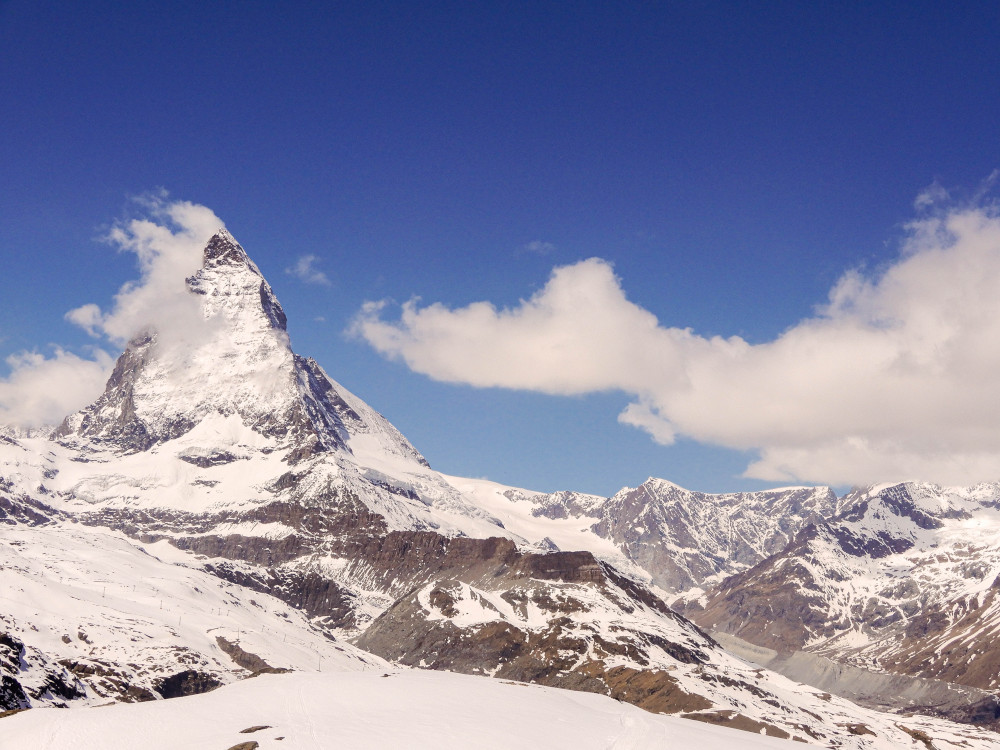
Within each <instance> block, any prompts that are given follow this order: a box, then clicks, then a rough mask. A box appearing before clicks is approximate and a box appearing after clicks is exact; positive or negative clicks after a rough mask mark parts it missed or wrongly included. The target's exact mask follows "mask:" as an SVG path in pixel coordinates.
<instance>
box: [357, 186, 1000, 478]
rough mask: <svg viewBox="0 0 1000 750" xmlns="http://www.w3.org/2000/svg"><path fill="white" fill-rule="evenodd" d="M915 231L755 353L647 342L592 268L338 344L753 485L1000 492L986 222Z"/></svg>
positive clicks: (641, 326)
mask: <svg viewBox="0 0 1000 750" xmlns="http://www.w3.org/2000/svg"><path fill="white" fill-rule="evenodd" d="M944 199H945V195H944V194H943V193H942V191H939V190H937V189H933V188H932V189H931V190H929V191H927V193H926V195H925V197H924V198H922V199H918V201H917V202H918V204H919V205H920V207H921V208H923V209H930V208H932V207H933V206H934V204H938V203H939V202H940V201H941V200H944ZM929 213H930V214H931V215H930V216H925V217H924V218H921V219H919V220H916V221H914V222H913V223H911V224H910V225H909V226H908V227H907V236H906V239H905V242H904V243H903V246H902V248H901V253H900V255H899V257H898V258H897V259H896V261H895V262H894V263H893V264H891V265H890V266H889V267H888V268H887V269H885V270H884V271H882V272H881V273H879V274H877V275H870V274H866V273H864V272H862V271H858V270H852V271H849V272H847V273H845V274H844V276H843V277H842V278H841V279H840V280H839V282H838V283H837V284H836V285H835V286H834V288H833V289H831V291H830V293H829V298H828V300H827V301H826V302H825V303H824V305H823V306H822V307H821V308H820V309H819V311H818V312H817V314H816V315H815V316H814V317H812V318H808V319H805V320H802V321H800V322H799V323H798V324H796V325H794V326H792V327H791V328H789V329H788V330H787V331H786V332H785V333H783V334H782V335H781V336H779V337H777V338H776V339H774V340H772V341H769V342H765V343H761V344H750V343H748V342H747V341H745V340H744V339H742V338H740V337H738V336H733V337H730V338H721V337H712V338H706V337H702V336H698V335H696V334H694V333H693V332H692V331H691V330H690V329H688V328H683V327H671V326H665V325H663V324H661V323H660V321H658V320H657V319H656V317H655V316H654V315H653V314H652V313H651V312H649V311H648V310H645V309H643V308H642V307H640V306H638V305H636V304H635V303H633V302H631V301H630V300H629V299H628V298H627V296H626V294H625V291H624V290H623V289H622V286H621V282H620V280H619V279H618V278H617V277H616V276H615V274H614V271H613V268H612V266H611V264H609V263H608V262H606V261H604V260H601V259H599V258H591V259H590V260H585V261H581V262H579V263H575V264H573V265H569V266H562V267H558V268H556V269H554V270H553V272H552V275H551V277H550V279H549V281H548V283H547V284H546V285H545V287H544V288H543V289H541V290H540V291H539V292H537V293H536V294H535V295H534V296H532V297H531V298H530V299H527V300H525V301H523V302H521V303H520V304H519V305H518V306H516V307H513V308H505V309H498V308H496V307H495V306H493V305H492V304H490V303H488V302H478V303H474V304H472V305H469V306H467V307H463V308H459V309H450V308H448V307H445V306H444V305H441V304H432V305H429V306H420V305H419V304H418V303H417V302H416V301H411V302H408V303H406V304H404V305H403V306H402V309H401V313H400V317H399V319H397V320H387V319H386V318H385V313H386V310H387V309H388V305H387V304H386V303H368V304H366V305H365V306H364V308H363V309H362V310H361V311H360V312H359V313H358V315H357V316H356V318H355V320H354V322H353V325H352V329H351V330H352V331H353V332H354V333H355V334H356V335H358V336H361V337H363V338H364V339H365V340H366V341H367V342H368V343H369V344H371V345H372V346H373V347H374V348H375V349H377V350H378V351H379V352H381V353H382V354H383V355H385V356H387V357H390V358H394V359H400V360H402V361H404V362H405V363H406V364H407V365H408V366H409V367H410V368H411V369H413V370H414V371H416V372H420V373H424V374H426V375H428V376H430V377H432V378H435V379H437V380H442V381H448V382H454V383H467V384H471V385H474V386H480V387H502V388H515V389H525V390H532V391H541V392H544V393H551V394H564V395H569V394H583V393H589V392H594V391H608V390H620V391H624V392H625V393H627V394H630V395H631V396H632V398H633V401H632V403H630V404H629V406H628V407H627V408H626V409H625V410H624V411H623V412H622V414H621V415H620V417H619V420H620V421H621V422H623V423H625V424H630V425H633V426H636V427H638V428H640V429H643V430H646V431H647V432H648V433H650V435H651V436H652V437H653V438H654V439H655V440H657V441H658V442H660V443H665V444H668V443H670V442H672V441H673V440H674V439H675V438H676V437H677V436H680V435H684V436H688V437H690V438H694V439H695V440H699V441H702V442H705V443H711V444H716V445H722V446H728V447H732V448H737V449H743V450H746V449H756V450H757V451H758V454H759V459H758V460H755V461H754V462H753V463H752V464H751V465H750V466H749V467H748V468H747V471H746V474H747V476H751V477H757V478H762V479H768V480H778V481H788V480H796V479H797V480H805V481H819V482H828V483H832V484H851V483H867V482H876V481H883V480H889V479H906V478H919V479H927V480H931V481H937V482H941V483H946V484H948V483H955V484H967V483H973V482H977V481H980V480H986V479H993V480H996V479H1000V398H998V385H997V372H1000V295H998V294H997V291H996V290H997V289H1000V215H998V211H997V210H996V208H995V207H993V206H987V207H983V206H974V207H967V206H966V207H961V208H952V209H951V210H945V211H942V210H940V209H937V210H936V211H929Z"/></svg>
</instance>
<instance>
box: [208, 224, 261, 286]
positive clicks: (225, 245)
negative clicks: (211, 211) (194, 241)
mask: <svg viewBox="0 0 1000 750" xmlns="http://www.w3.org/2000/svg"><path fill="white" fill-rule="evenodd" d="M202 257H203V263H202V265H203V267H204V268H214V267H216V266H220V265H243V266H247V267H248V268H251V269H252V270H253V271H254V272H255V273H256V274H257V275H258V276H260V269H258V268H257V266H255V265H254V263H253V261H252V260H250V256H249V255H247V253H246V250H244V249H243V246H242V245H240V243H239V242H237V241H236V238H235V237H233V235H232V234H230V233H229V230H228V229H226V228H225V227H222V228H220V229H219V231H218V232H216V233H215V234H214V235H212V238H211V239H210V240H209V241H208V244H207V245H205V250H204V252H203V254H202Z"/></svg>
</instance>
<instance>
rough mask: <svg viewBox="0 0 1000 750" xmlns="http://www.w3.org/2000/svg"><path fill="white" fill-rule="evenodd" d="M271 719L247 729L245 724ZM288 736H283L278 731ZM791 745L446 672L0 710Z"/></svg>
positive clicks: (199, 723) (225, 736)
mask: <svg viewBox="0 0 1000 750" xmlns="http://www.w3.org/2000/svg"><path fill="white" fill-rule="evenodd" d="M262 725H267V726H268V728H267V729H262V730H259V731H256V732H252V733H249V734H242V733H241V732H242V730H244V729H249V728H251V727H255V726H262ZM279 737H282V738H283V739H281V740H278V739H277V738H279ZM251 740H256V741H257V742H258V743H260V748H261V750H279V749H280V750H341V749H342V748H351V749H352V750H368V749H371V750H385V748H411V749H412V750H421V749H423V748H426V750H451V749H454V750H467V749H468V748H479V749H480V750H509V749H510V748H542V747H544V748H553V749H559V748H565V750H591V749H592V750H608V749H610V748H615V749H618V750H627V749H633V750H640V749H642V748H673V749H675V750H686V749H687V748H691V749H692V750H732V748H734V747H739V748H745V750H791V749H792V748H794V747H801V745H795V744H793V743H791V742H790V741H787V740H779V739H776V738H772V737H761V736H758V735H752V734H748V733H746V732H737V731H736V730H733V729H727V728H725V727H718V726H712V725H709V724H704V723H700V722H694V721H686V720H684V719H678V718H674V717H670V716H658V715H655V714H650V713H647V712H646V711H643V710H641V709H638V708H635V707H634V706H630V705H628V704H626V703H620V702H618V701H614V700H611V699H610V698H606V697H604V696H601V695H595V694H592V693H580V692H571V691H568V690H558V689H555V688H547V687H539V686H535V685H523V684H518V683H511V682H504V681H501V680H491V679H488V678H482V677H471V676H467V675H457V674H451V673H447V672H423V671H405V672H400V671H395V670H394V671H392V672H387V673H331V674H305V673H295V674H285V675H262V676H260V677H256V678H254V679H251V680H245V681H243V682H240V683H238V684H236V685H229V686H226V687H224V688H220V689H219V690H216V691H214V692H211V693H206V694H203V695H198V696H191V697H187V698H177V699H174V700H170V701H157V702H155V703H141V704H134V705H123V704H119V705H114V706H107V707H100V708H82V709H72V710H58V709H39V710H33V711H26V712H23V713H21V714H17V715H14V716H9V717H7V718H3V719H0V747H3V748H12V749H13V748H32V750H133V748H138V747H141V748H144V749H145V750H161V749H162V750H176V749H177V748H184V750H224V748H227V747H232V746H233V745H236V744H238V743H240V742H247V741H251Z"/></svg>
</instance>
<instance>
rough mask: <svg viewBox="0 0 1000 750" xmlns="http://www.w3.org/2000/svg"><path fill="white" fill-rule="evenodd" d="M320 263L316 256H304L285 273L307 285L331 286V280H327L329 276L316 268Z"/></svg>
mask: <svg viewBox="0 0 1000 750" xmlns="http://www.w3.org/2000/svg"><path fill="white" fill-rule="evenodd" d="M318 261H319V258H317V257H316V256H315V255H303V256H302V257H300V258H299V259H298V260H297V261H296V262H295V265H294V266H290V267H289V268H286V269H285V273H287V274H290V275H292V276H294V277H295V278H297V279H299V280H300V281H304V282H306V283H307V284H322V285H323V286H330V279H329V278H327V275H326V274H325V273H323V272H322V271H320V270H319V269H318V268H316V263H317V262H318Z"/></svg>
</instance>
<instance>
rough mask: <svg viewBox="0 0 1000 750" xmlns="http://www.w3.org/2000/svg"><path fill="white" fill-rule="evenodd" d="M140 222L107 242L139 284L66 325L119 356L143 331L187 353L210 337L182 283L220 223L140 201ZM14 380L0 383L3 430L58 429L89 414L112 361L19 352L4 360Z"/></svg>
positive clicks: (186, 208)
mask: <svg viewBox="0 0 1000 750" xmlns="http://www.w3.org/2000/svg"><path fill="white" fill-rule="evenodd" d="M138 203H139V204H140V205H141V207H142V209H143V212H144V213H145V214H146V217H145V218H141V219H133V220H130V221H127V222H122V223H120V224H118V225H116V226H115V227H114V228H113V229H112V230H111V231H110V232H109V233H108V235H107V237H106V240H107V241H108V242H109V243H110V244H112V245H114V246H116V247H117V248H118V249H119V250H121V251H124V252H131V253H134V254H135V256H136V258H137V259H138V263H139V279H138V280H137V281H131V282H128V283H126V284H124V285H123V286H122V287H121V289H119V291H118V293H117V294H116V295H115V299H114V304H113V305H112V307H111V309H110V310H108V311H103V310H101V308H100V307H99V306H98V305H96V304H94V303H87V304H85V305H81V306H80V307H77V308H75V309H73V310H70V311H69V312H67V313H66V316H65V317H66V320H68V321H70V322H71V323H74V324H75V325H78V326H80V327H81V328H83V329H84V330H85V331H87V333H89V334H90V335H91V336H94V337H95V338H102V337H103V338H105V339H106V341H107V342H108V343H109V344H111V345H113V346H114V347H116V348H121V347H123V346H124V345H125V343H126V342H127V341H128V340H129V339H130V338H132V337H133V336H135V335H136V334H137V333H139V332H141V331H143V330H145V329H155V330H156V331H157V341H158V345H160V346H181V347H190V346H192V345H193V343H194V342H196V341H198V340H200V339H201V337H203V336H205V335H207V334H208V332H209V330H210V323H209V322H206V321H205V319H204V316H203V314H202V312H201V309H200V307H199V305H198V300H197V299H196V298H195V296H194V295H192V294H190V292H189V291H188V289H187V285H186V283H185V280H186V279H187V278H188V277H189V276H191V275H192V274H194V273H195V272H196V271H197V270H198V269H200V268H201V265H202V250H203V249H204V247H205V245H206V244H207V242H208V240H209V239H210V238H211V237H212V235H213V234H215V233H216V232H217V231H218V230H219V229H220V228H222V226H223V223H222V221H221V220H220V219H219V218H218V217H217V216H216V215H215V214H214V213H213V212H212V211H211V210H210V209H208V208H206V207H205V206H199V205H196V204H193V203H188V202H186V201H172V202H171V201H167V200H166V197H165V196H163V195H161V196H156V197H143V198H141V199H138ZM7 363H8V365H9V366H10V368H11V374H10V375H9V376H8V377H7V378H5V379H3V380H0V422H2V423H8V424H17V425H21V426H38V425H41V424H51V423H53V422H59V421H61V420H62V419H63V417H65V416H66V415H67V414H70V413H72V412H74V411H76V410H77V409H80V408H82V407H84V406H86V405H87V404H88V403H90V402H91V401H93V400H94V399H95V398H96V397H97V396H98V395H100V393H101V391H102V390H103V388H104V384H105V382H106V380H107V378H108V376H109V374H110V371H111V368H112V366H113V364H114V363H113V360H112V358H111V356H110V355H108V354H107V353H106V352H105V351H103V350H102V349H95V350H94V351H93V358H92V359H87V358H85V357H80V356H78V355H75V354H72V353H70V352H67V351H65V350H63V349H60V348H56V349H55V352H54V354H53V356H51V357H46V356H44V355H42V354H39V353H37V352H21V353H19V354H15V355H13V356H11V357H10V358H8V359H7Z"/></svg>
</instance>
